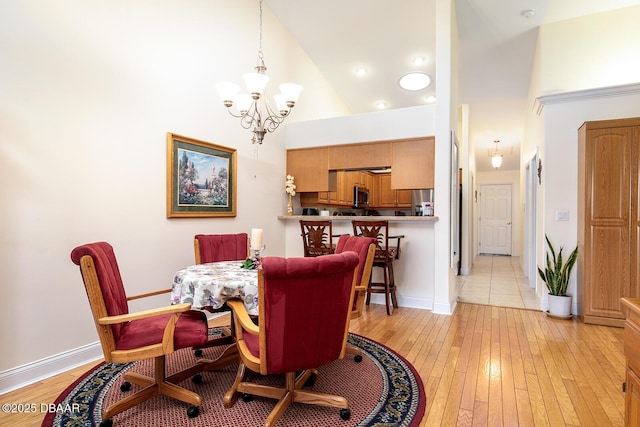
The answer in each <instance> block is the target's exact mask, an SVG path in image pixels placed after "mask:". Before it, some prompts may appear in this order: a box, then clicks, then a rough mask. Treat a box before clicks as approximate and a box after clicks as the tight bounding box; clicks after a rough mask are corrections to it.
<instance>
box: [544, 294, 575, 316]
mask: <svg viewBox="0 0 640 427" xmlns="http://www.w3.org/2000/svg"><path fill="white" fill-rule="evenodd" d="M548 296H549V315H551V316H555V317H561V318H570V317H571V302H572V298H571V295H563V296H559V295H551V294H549V295H548Z"/></svg>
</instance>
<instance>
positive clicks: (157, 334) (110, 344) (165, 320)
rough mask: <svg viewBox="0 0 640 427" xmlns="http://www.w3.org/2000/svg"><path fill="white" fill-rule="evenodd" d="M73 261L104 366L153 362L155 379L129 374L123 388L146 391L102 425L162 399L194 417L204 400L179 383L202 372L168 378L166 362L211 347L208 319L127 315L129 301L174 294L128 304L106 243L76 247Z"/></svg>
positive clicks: (170, 311)
mask: <svg viewBox="0 0 640 427" xmlns="http://www.w3.org/2000/svg"><path fill="white" fill-rule="evenodd" d="M71 260H72V261H73V262H74V263H75V264H76V265H79V266H80V272H81V273H82V279H83V281H84V286H85V290H86V292H87V297H88V298H89V305H90V306H91V311H92V312H93V319H94V321H95V324H96V329H97V330H98V336H99V338H100V343H101V344H102V351H103V353H104V359H105V361H106V362H110V363H128V362H133V361H138V360H142V359H148V358H154V359H155V369H154V371H155V372H154V375H155V376H154V377H153V378H152V377H147V376H144V375H140V374H137V373H127V374H125V380H126V381H127V382H125V383H123V385H121V387H120V388H121V390H122V391H128V389H129V388H130V387H131V385H130V384H129V383H128V381H131V382H132V383H134V384H137V385H139V386H142V387H144V388H143V389H142V390H141V391H139V392H137V393H135V394H132V395H130V396H128V397H126V398H125V399H123V400H120V401H119V402H116V403H114V404H113V405H111V406H110V407H108V408H107V409H106V410H104V411H103V413H102V419H103V422H102V423H101V424H100V425H101V426H110V425H111V424H112V421H111V417H113V416H114V415H116V414H119V413H120V412H122V411H125V410H127V409H129V408H131V407H133V406H135V405H137V404H139V403H142V402H144V401H145V400H147V399H149V398H151V397H153V396H157V395H159V394H162V395H166V396H169V397H172V398H174V399H178V400H180V401H183V402H186V403H189V404H190V405H191V406H190V407H189V409H188V411H187V414H188V416H189V417H190V418H193V417H196V416H197V415H198V413H199V409H198V408H199V406H200V405H201V403H202V400H201V398H200V395H198V394H197V393H194V392H193V391H190V390H187V389H184V388H182V387H179V386H177V385H176V383H178V382H180V381H183V380H184V379H186V378H188V377H190V376H191V375H193V374H196V373H198V372H200V371H202V367H201V366H194V367H193V368H190V369H188V370H186V371H182V372H179V373H176V374H174V375H172V376H170V377H167V376H166V375H165V362H166V360H165V357H166V355H167V354H170V353H173V352H174V351H175V350H178V349H181V348H185V347H192V346H197V345H202V344H205V343H206V342H207V323H206V317H205V316H204V314H203V313H202V312H198V311H192V310H190V308H191V307H190V305H189V304H176V305H171V306H167V307H161V308H157V309H152V310H145V311H140V312H137V313H129V308H128V301H129V300H132V299H137V298H141V297H146V296H152V295H158V294H161V293H164V292H169V291H170V289H164V290H161V291H157V292H150V293H148V294H144V295H138V296H132V297H128V298H127V295H126V293H125V291H124V286H123V284H122V278H121V276H120V270H119V268H118V263H117V261H116V257H115V254H114V252H113V248H112V247H111V245H110V244H108V243H105V242H98V243H89V244H86V245H82V246H78V247H77V248H75V249H74V250H73V251H72V252H71Z"/></svg>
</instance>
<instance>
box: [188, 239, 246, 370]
mask: <svg viewBox="0 0 640 427" xmlns="http://www.w3.org/2000/svg"><path fill="white" fill-rule="evenodd" d="M193 249H194V252H195V257H196V264H206V263H209V262H220V261H244V260H245V259H247V258H249V256H250V254H249V236H248V235H247V233H237V234H196V236H195V238H194V239H193ZM205 309H206V307H205ZM220 310H221V311H228V310H227V309H226V308H222V309H220ZM208 311H211V310H208ZM224 319H225V321H226V319H227V318H226V317H225V318H224ZM218 321H220V319H218ZM220 323H222V322H220ZM215 326H219V324H216V325H215ZM221 330H222V334H223V335H222V337H220V338H215V339H213V340H211V341H210V342H208V343H207V344H206V345H204V346H197V347H194V354H195V356H196V357H201V356H202V354H203V353H202V350H203V349H204V348H207V347H215V346H219V345H225V344H230V343H232V342H233V337H232V336H231V335H232V334H231V328H230V327H229V325H228V324H226V325H225V324H222V328H221ZM227 356H228V358H230V359H233V360H235V358H236V355H235V352H234V351H233V349H232V348H230V349H229V354H228V355H227ZM212 366H213V365H212ZM207 369H211V367H210V366H209V367H207Z"/></svg>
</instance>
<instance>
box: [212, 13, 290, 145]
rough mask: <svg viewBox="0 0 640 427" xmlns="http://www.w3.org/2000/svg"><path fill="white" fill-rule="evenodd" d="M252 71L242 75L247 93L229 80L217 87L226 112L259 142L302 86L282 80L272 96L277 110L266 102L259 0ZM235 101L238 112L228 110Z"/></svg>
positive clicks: (280, 119) (275, 125) (281, 117)
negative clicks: (255, 51)
mask: <svg viewBox="0 0 640 427" xmlns="http://www.w3.org/2000/svg"><path fill="white" fill-rule="evenodd" d="M255 70H256V72H255V73H248V74H244V75H243V76H242V78H243V80H244V82H245V85H246V88H247V92H248V93H241V94H239V93H238V92H239V91H240V86H238V85H237V84H235V83H230V82H221V83H218V84H217V85H216V88H217V89H218V94H219V95H220V99H222V102H223V103H224V106H225V107H227V111H228V112H229V114H231V115H232V116H233V117H236V118H239V119H240V124H241V125H242V127H243V128H245V129H251V131H252V132H253V137H252V138H251V142H252V143H253V144H262V140H263V139H264V135H265V134H266V133H267V132H274V131H275V130H276V129H277V128H278V126H280V123H282V122H283V121H284V119H285V118H286V117H287V116H288V115H289V112H290V111H291V109H292V108H293V107H294V106H295V105H296V102H297V101H298V97H299V96H300V92H302V86H300V85H299V84H296V83H282V84H281V85H280V86H279V88H280V93H279V94H277V95H274V97H273V98H274V100H275V103H276V109H275V110H274V109H273V108H272V107H271V106H270V105H269V102H268V101H267V97H266V94H265V88H266V86H267V82H268V81H269V77H268V76H267V75H266V74H265V71H266V70H267V67H266V66H265V65H264V54H263V53H262V0H260V47H259V49H258V64H257V65H256V66H255ZM261 101H262V102H261ZM234 104H235V106H236V108H237V110H238V112H239V113H234V112H233V111H232V110H231V107H232V106H233V105H234Z"/></svg>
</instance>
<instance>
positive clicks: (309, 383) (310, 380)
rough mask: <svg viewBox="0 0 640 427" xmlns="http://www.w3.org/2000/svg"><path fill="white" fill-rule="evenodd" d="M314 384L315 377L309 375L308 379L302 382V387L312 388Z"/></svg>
mask: <svg viewBox="0 0 640 427" xmlns="http://www.w3.org/2000/svg"><path fill="white" fill-rule="evenodd" d="M315 383H316V375H315V374H311V375H309V378H307V380H306V381H305V382H304V386H303V387H313V385H314V384H315Z"/></svg>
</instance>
